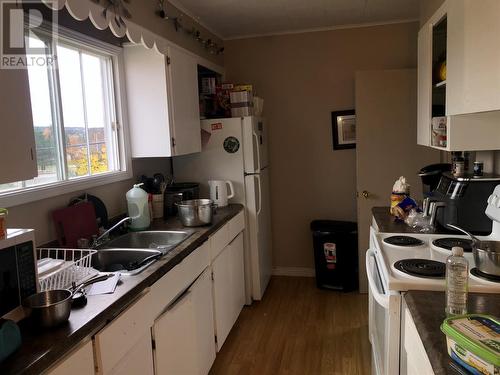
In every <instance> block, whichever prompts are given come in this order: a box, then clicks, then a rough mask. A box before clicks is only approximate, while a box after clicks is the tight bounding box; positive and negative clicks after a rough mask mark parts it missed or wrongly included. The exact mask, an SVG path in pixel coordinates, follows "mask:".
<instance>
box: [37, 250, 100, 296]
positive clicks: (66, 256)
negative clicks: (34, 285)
mask: <svg viewBox="0 0 500 375" xmlns="http://www.w3.org/2000/svg"><path fill="white" fill-rule="evenodd" d="M95 253H97V250H92V249H48V248H41V249H37V260H38V264H40V261H41V260H43V259H51V260H53V261H54V263H56V267H54V269H53V270H52V271H49V272H47V273H44V274H43V275H39V278H38V280H39V284H40V291H45V290H52V289H67V288H69V287H71V285H72V284H73V283H75V284H80V283H82V282H84V281H85V280H87V279H89V278H91V277H92V276H94V275H96V274H97V273H98V272H97V270H96V269H94V268H92V263H91V260H92V255H93V254H95Z"/></svg>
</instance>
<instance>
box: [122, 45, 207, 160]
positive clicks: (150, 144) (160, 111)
mask: <svg viewBox="0 0 500 375" xmlns="http://www.w3.org/2000/svg"><path fill="white" fill-rule="evenodd" d="M124 56H125V79H126V86H127V100H128V111H129V122H130V138H131V146H132V157H135V158H141V157H142V158H143V157H166V156H174V155H184V154H190V153H194V152H199V151H201V133H200V116H199V105H198V70H197V62H196V58H195V57H194V56H192V55H190V54H188V53H187V52H183V51H181V50H179V49H176V48H173V47H171V48H169V52H168V56H165V55H163V54H160V53H159V52H157V51H156V50H155V49H154V48H153V49H147V48H145V47H144V46H142V45H128V46H126V47H125V51H124Z"/></svg>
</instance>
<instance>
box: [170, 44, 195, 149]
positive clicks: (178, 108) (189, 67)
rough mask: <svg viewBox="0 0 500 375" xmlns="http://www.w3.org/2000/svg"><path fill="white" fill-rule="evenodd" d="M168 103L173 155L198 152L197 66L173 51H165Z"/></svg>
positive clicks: (181, 54) (178, 51) (184, 54)
mask: <svg viewBox="0 0 500 375" xmlns="http://www.w3.org/2000/svg"><path fill="white" fill-rule="evenodd" d="M169 59H170V63H169V79H168V83H169V94H170V95H169V99H170V114H171V116H170V121H171V131H172V137H173V138H174V142H173V144H174V147H173V152H174V155H185V154H191V153H193V152H200V151H201V124H200V109H199V97H198V64H197V62H196V59H195V57H194V56H192V55H189V54H188V53H186V52H183V51H181V50H179V49H177V48H170V51H169Z"/></svg>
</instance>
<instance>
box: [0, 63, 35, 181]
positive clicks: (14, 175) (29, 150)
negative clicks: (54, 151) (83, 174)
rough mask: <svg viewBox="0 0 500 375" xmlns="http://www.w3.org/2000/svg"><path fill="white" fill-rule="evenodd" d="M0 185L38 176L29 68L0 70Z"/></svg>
mask: <svg viewBox="0 0 500 375" xmlns="http://www.w3.org/2000/svg"><path fill="white" fill-rule="evenodd" d="M0 83H1V85H2V90H0V119H1V121H2V125H1V129H2V139H3V140H4V142H2V146H1V147H0V171H1V172H0V184H2V183H7V182H14V181H23V180H29V179H31V178H33V177H36V176H37V175H38V171H37V164H36V153H35V132H34V130H33V118H32V114H31V99H30V90H29V82H28V71H27V70H25V69H0Z"/></svg>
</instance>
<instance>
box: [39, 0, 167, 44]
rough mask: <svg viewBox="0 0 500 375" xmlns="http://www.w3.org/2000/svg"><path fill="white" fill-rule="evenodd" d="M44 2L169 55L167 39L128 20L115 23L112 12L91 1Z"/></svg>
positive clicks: (51, 7)
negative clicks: (105, 10)
mask: <svg viewBox="0 0 500 375" xmlns="http://www.w3.org/2000/svg"><path fill="white" fill-rule="evenodd" d="M42 1H43V2H44V3H45V5H46V6H48V7H49V8H50V9H53V10H61V9H62V8H64V7H66V9H67V10H68V12H69V14H70V15H71V16H72V17H73V18H75V19H76V20H78V21H84V20H86V19H87V18H89V19H90V21H91V22H92V24H94V26H95V27H96V28H97V29H99V30H105V29H107V28H109V29H110V30H111V32H112V33H113V34H114V35H115V36H117V37H119V38H123V37H124V36H127V38H128V39H129V40H130V41H131V42H133V43H136V44H143V45H144V46H145V47H147V48H150V49H151V48H155V49H156V50H157V51H158V52H160V53H162V54H167V51H168V47H169V42H168V41H167V40H166V39H165V38H163V37H161V36H159V35H156V34H154V33H152V32H150V31H148V30H146V29H145V28H143V27H142V26H139V25H137V24H136V23H134V22H133V21H131V20H130V19H128V18H123V24H120V23H119V22H115V14H114V13H113V12H112V11H111V10H109V11H107V12H103V10H104V8H103V7H102V6H101V5H100V4H98V3H95V2H93V1H91V0H42Z"/></svg>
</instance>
